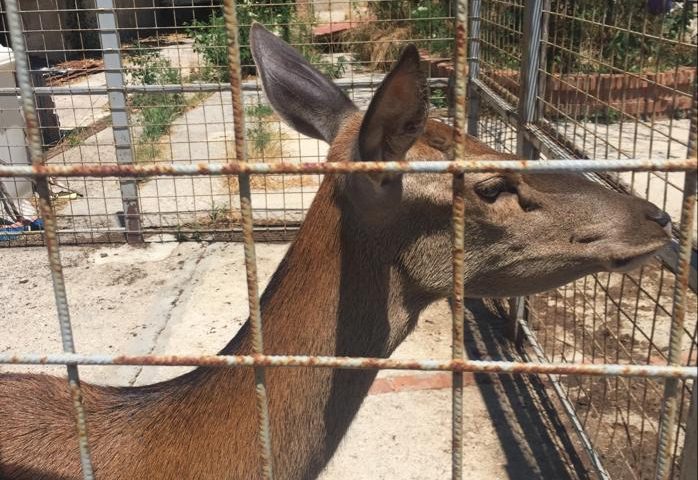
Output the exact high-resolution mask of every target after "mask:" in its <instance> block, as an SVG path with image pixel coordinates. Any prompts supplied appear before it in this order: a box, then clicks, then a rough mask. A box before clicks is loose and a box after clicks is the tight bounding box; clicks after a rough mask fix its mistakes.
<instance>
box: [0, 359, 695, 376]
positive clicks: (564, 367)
mask: <svg viewBox="0 0 698 480" xmlns="http://www.w3.org/2000/svg"><path fill="white" fill-rule="evenodd" d="M0 364H13V365H64V364H72V365H138V366H169V367H196V366H200V367H255V366H263V367H311V368H340V369H358V370H426V371H436V370H439V371H453V372H474V373H493V374H511V373H521V374H527V375H540V374H545V375H550V374H557V375H588V376H597V377H598V376H607V377H653V378H678V379H695V378H698V367H695V366H693V367H677V366H670V365H634V364H609V363H605V364H599V363H554V362H551V363H530V362H505V361H499V360H466V359H461V360H434V359H418V360H410V359H393V358H370V357H328V356H308V355H88V354H77V353H55V354H48V355H43V354H31V353H27V354H12V353H2V354H0Z"/></svg>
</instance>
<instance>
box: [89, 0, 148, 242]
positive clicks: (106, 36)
mask: <svg viewBox="0 0 698 480" xmlns="http://www.w3.org/2000/svg"><path fill="white" fill-rule="evenodd" d="M96 6H97V9H98V12H97V24H98V25H99V38H100V40H101V43H102V50H103V53H102V57H103V59H104V67H105V77H106V82H107V90H108V91H109V96H108V98H109V112H110V115H111V123H112V133H113V135H114V150H115V154H116V162H117V163H118V164H120V165H132V164H133V158H134V155H133V143H132V142H131V129H130V122H129V112H128V108H127V107H126V92H125V90H124V69H123V64H122V62H121V45H120V43H121V42H120V40H119V32H118V31H117V27H116V14H115V13H114V0H97V2H96ZM119 189H120V191H121V204H122V208H123V212H124V217H125V225H126V241H127V242H128V243H141V242H142V241H143V235H142V232H141V229H142V227H141V217H140V211H139V207H138V185H137V184H136V181H135V180H132V179H126V180H124V179H119Z"/></svg>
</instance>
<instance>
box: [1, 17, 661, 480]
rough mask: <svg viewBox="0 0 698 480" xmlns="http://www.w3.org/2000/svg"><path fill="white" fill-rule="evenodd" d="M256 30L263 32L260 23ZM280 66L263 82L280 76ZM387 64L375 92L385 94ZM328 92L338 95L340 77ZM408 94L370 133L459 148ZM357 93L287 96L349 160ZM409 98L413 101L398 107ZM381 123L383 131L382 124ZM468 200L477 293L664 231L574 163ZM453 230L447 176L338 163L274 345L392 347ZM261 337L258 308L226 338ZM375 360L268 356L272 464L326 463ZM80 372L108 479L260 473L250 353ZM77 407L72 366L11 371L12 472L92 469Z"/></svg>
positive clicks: (442, 262) (272, 318) (4, 405)
mask: <svg viewBox="0 0 698 480" xmlns="http://www.w3.org/2000/svg"><path fill="white" fill-rule="evenodd" d="M255 28H257V27H255ZM255 32H256V34H259V35H262V34H261V33H259V29H257V30H255ZM272 40H273V39H268V40H265V39H264V38H261V40H257V41H258V42H259V41H269V42H272V43H273V41H272ZM273 50H274V49H272V48H270V51H273ZM285 54H286V55H287V56H289V58H291V59H294V61H298V60H296V57H293V56H292V54H291V53H288V52H286V53H285ZM411 55H413V56H414V53H411ZM406 58H407V59H406V60H404V59H403V61H402V62H403V65H405V67H404V68H402V69H398V70H397V73H395V74H394V75H393V77H392V78H393V79H395V78H397V79H398V80H399V82H398V84H399V85H400V88H401V91H400V92H399V93H400V95H401V96H402V97H405V96H406V92H405V91H404V90H402V89H403V88H412V87H409V85H410V81H408V80H410V79H405V78H402V77H401V76H404V75H410V76H411V80H413V81H414V82H413V83H415V86H414V89H415V90H414V92H413V93H414V99H415V102H421V101H422V100H421V99H420V98H418V97H419V96H420V95H421V90H420V88H421V87H420V85H419V82H417V81H416V80H417V79H418V73H417V71H416V69H414V68H412V67H413V65H414V62H416V61H417V60H414V61H412V60H410V58H409V57H406ZM410 62H412V64H410ZM272 67H273V66H272ZM272 67H269V68H272ZM408 67H410V68H408ZM286 71H287V69H286V70H284V72H286ZM307 72H308V70H306V71H305V73H304V75H306V76H307V75H308V73H307ZM391 75H392V74H391ZM279 78H282V77H279ZM273 81H275V79H274V78H271V80H270V85H271V87H269V85H266V84H265V88H274V87H273ZM386 82H387V83H386V84H387V87H385V88H383V87H381V88H383V90H382V92H381V95H383V99H384V100H385V99H387V100H385V101H386V102H390V95H391V89H390V81H389V80H387V81H386ZM386 84H384V85H386ZM406 85H407V86H406ZM299 88H303V87H299ZM318 88H334V87H330V86H327V87H322V86H321V87H318ZM301 93H302V92H301ZM331 93H332V95H333V96H334V98H335V99H336V98H339V97H338V95H339V94H338V93H337V92H336V91H332V92H331ZM299 95H300V94H299ZM328 96H329V95H328ZM408 97H409V96H408ZM299 98H300V96H299ZM340 101H341V102H344V100H342V99H341V98H340ZM344 103H346V102H344ZM407 103H409V102H407ZM275 106H276V107H278V108H283V106H279V105H278V104H275ZM345 107H346V105H345ZM408 107H409V108H405V109H393V110H392V112H393V113H391V114H390V115H393V116H395V118H389V119H388V120H386V122H388V121H389V122H390V125H391V128H392V129H393V131H394V132H395V133H391V134H390V135H397V136H399V142H397V141H396V142H393V143H392V144H391V138H384V139H383V140H382V141H384V142H385V144H383V145H380V144H375V143H374V144H372V145H371V146H372V148H373V147H375V148H378V149H380V148H389V147H393V146H395V145H398V146H401V147H400V148H403V147H402V146H404V148H409V142H408V140H409V138H408V137H407V135H410V134H411V133H410V132H413V131H414V132H415V142H414V144H413V145H411V148H409V151H406V152H405V151H400V149H399V148H397V149H395V148H393V150H391V151H390V153H391V154H392V155H397V156H398V157H402V158H406V159H407V160H417V159H419V160H444V159H446V158H448V157H449V156H451V155H452V136H453V133H452V131H451V129H450V128H449V127H448V126H446V125H443V124H441V123H438V122H435V121H429V122H426V124H420V119H419V118H417V117H419V116H421V115H422V114H423V113H424V112H423V111H422V109H421V107H420V105H418V104H413V105H409V106H408ZM350 110H351V109H350V108H348V107H347V108H345V110H344V113H342V112H339V113H337V115H338V117H337V118H334V119H333V120H332V122H331V123H326V122H325V123H321V122H320V121H318V123H317V124H316V125H309V124H308V123H307V122H306V123H304V122H305V121H306V119H304V118H297V117H296V116H295V115H294V113H293V112H282V113H283V114H285V118H290V121H291V122H294V121H296V123H297V124H298V125H300V127H299V128H305V129H306V130H307V131H310V132H316V133H317V134H318V135H329V136H332V137H333V138H332V139H331V141H332V145H331V148H330V152H329V155H328V159H329V160H330V161H354V160H356V155H357V153H356V152H357V148H356V145H357V142H361V141H362V139H361V135H360V128H361V126H362V125H363V124H364V122H365V118H364V116H363V115H362V114H361V113H351V111H350ZM323 111H325V112H331V111H332V109H331V108H327V109H326V110H323ZM403 112H411V113H409V115H410V116H411V117H410V118H403V117H402V115H403ZM380 113H381V114H385V111H382V112H380ZM311 121H312V119H311ZM402 125H406V127H405V128H402ZM415 125H417V126H419V128H420V129H415ZM374 134H375V132H371V135H372V137H371V141H374V140H375V139H376V138H378V139H379V140H380V136H376V135H374ZM375 148H374V150H371V151H375ZM466 151H467V152H468V154H469V155H472V156H481V155H486V156H488V157H492V158H497V157H499V158H502V156H501V155H499V154H497V153H496V152H494V151H493V150H491V149H489V148H488V147H486V146H484V145H482V144H480V143H478V142H477V141H476V140H474V139H472V138H467V139H466ZM491 181H495V182H501V183H499V184H501V185H502V188H503V189H502V192H501V194H500V195H499V196H498V197H497V198H496V199H492V200H490V199H488V198H486V197H483V196H482V192H481V190H480V186H481V185H482V182H491ZM466 201H467V215H466V226H465V228H466V232H465V233H466V235H465V236H466V273H465V289H466V295H467V296H470V297H483V296H485V297H503V296H513V295H525V294H528V293H532V292H536V291H541V290H545V289H548V288H553V287H556V286H558V285H561V284H563V283H566V282H568V281H571V280H573V279H575V278H578V277H580V276H582V275H585V274H588V273H591V272H595V271H599V270H604V269H611V268H615V267H616V266H617V265H620V264H619V263H618V262H619V261H620V260H623V262H621V264H622V265H625V263H626V262H625V260H632V261H635V260H637V261H641V260H643V259H644V258H646V256H648V255H651V254H652V253H654V252H655V251H656V250H657V249H658V248H660V247H661V246H662V245H664V244H665V243H666V241H667V239H668V237H667V235H666V233H665V232H664V230H663V229H662V227H661V226H660V225H658V224H657V222H656V221H654V220H652V218H653V216H656V213H657V209H656V207H654V206H652V205H651V204H649V203H648V202H645V201H642V200H639V199H634V198H631V197H627V196H621V195H619V194H615V193H613V192H609V191H608V190H605V189H604V188H602V187H600V186H599V185H597V184H595V183H593V182H591V181H589V180H586V179H584V178H582V177H579V176H575V175H550V176H546V177H545V178H541V177H533V176H527V175H511V174H507V175H500V174H478V175H469V176H467V179H466ZM451 231H452V227H451V179H450V177H448V176H445V175H402V176H394V177H381V176H380V175H378V176H365V175H364V176H361V175H355V176H351V177H348V176H341V175H340V176H327V177H326V178H325V180H324V181H323V183H322V185H321V187H320V190H319V192H318V193H317V196H316V198H315V201H314V202H313V204H312V206H311V208H310V210H309V211H308V214H307V217H306V220H305V222H304V224H303V226H302V227H301V229H300V231H299V233H298V236H297V238H296V241H295V242H294V243H293V245H291V247H290V248H289V251H288V252H287V254H286V256H285V257H284V259H283V260H282V262H281V264H280V265H279V267H278V269H277V271H276V273H275V274H274V276H273V277H272V280H271V281H270V283H269V286H268V287H267V289H266V291H265V292H264V294H263V295H262V299H261V306H262V318H263V321H264V337H265V353H268V354H307V355H349V356H368V357H388V356H389V355H390V354H391V353H392V352H393V350H394V349H395V348H396V347H397V346H398V345H399V344H400V342H402V341H403V340H404V339H405V337H406V336H407V335H408V334H409V332H410V331H411V330H412V329H413V328H414V325H415V322H416V320H417V318H418V316H419V314H420V312H421V311H422V310H423V309H424V308H425V307H426V306H427V305H429V304H430V303H431V302H433V301H434V300H437V299H439V298H444V297H446V296H448V295H449V294H450V290H451V258H450V254H451ZM250 352H251V346H250V335H249V323H248V324H246V325H245V326H243V328H242V329H241V330H240V332H239V333H238V334H237V335H236V337H235V338H234V339H233V340H231V342H230V343H229V344H228V345H227V346H226V347H225V348H224V349H223V350H222V353H225V354H248V353H250ZM374 377H375V372H369V371H347V370H335V371H333V370H329V369H309V368H270V369H268V370H267V385H268V394H269V411H270V418H271V435H272V447H273V448H272V450H273V454H274V457H273V465H274V469H275V473H276V478H278V479H282V480H301V479H312V478H315V477H316V476H317V475H318V473H319V472H320V471H321V470H322V469H323V468H324V466H325V465H326V463H327V462H328V460H329V459H330V458H331V456H332V454H333V453H334V451H335V449H336V448H337V445H338V444H339V442H340V440H341V438H342V436H343V435H344V433H345V432H346V430H347V428H348V427H349V424H350V423H351V421H352V419H353V417H354V415H355V414H356V412H357V410H358V408H359V406H360V405H361V402H362V400H363V398H364V397H365V395H366V393H367V391H368V389H369V387H370V385H371V383H372V381H373V379H374ZM83 390H84V405H85V410H86V418H87V426H88V435H89V439H90V445H91V447H92V454H93V459H94V468H95V474H96V476H97V478H99V479H100V480H117V479H119V480H120V479H124V480H132V479H145V478H152V479H163V480H175V479H191V480H197V479H201V480H220V479H235V480H249V479H256V478H260V471H261V470H260V469H261V465H260V456H259V447H258V441H257V436H256V435H257V413H256V408H255V397H254V380H253V374H252V371H251V370H250V369H249V368H228V369H223V368H221V369H213V368H199V369H196V370H194V371H193V372H190V373H188V374H185V375H183V376H181V377H178V378H175V379H173V380H169V381H166V382H162V383H158V384H154V385H149V386H145V387H135V388H111V387H100V386H95V385H88V384H84V385H83ZM73 416H74V413H73V406H72V403H71V399H70V394H69V390H68V387H67V385H66V382H65V380H61V379H57V378H54V377H49V376H45V375H18V374H11V375H2V376H0V425H1V426H2V427H1V428H2V430H3V435H2V437H1V438H0V478H3V479H7V480H29V479H31V480H49V479H50V480H58V479H60V480H77V479H78V478H80V464H79V457H78V448H77V445H78V443H77V434H76V430H75V425H74V423H73Z"/></svg>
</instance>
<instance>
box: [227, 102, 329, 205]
mask: <svg viewBox="0 0 698 480" xmlns="http://www.w3.org/2000/svg"><path fill="white" fill-rule="evenodd" d="M245 113H246V114H247V120H248V121H247V130H246V133H247V135H246V141H247V160H248V161H250V162H265V163H279V162H281V161H283V160H284V159H285V158H286V157H287V152H285V151H284V141H285V140H287V139H286V137H285V135H284V134H283V132H282V131H281V128H280V125H279V119H278V118H277V116H276V114H275V113H274V111H273V110H272V109H271V108H270V107H269V106H267V105H255V106H251V107H248V108H247V109H246V111H245ZM228 151H229V152H231V154H230V155H229V158H231V159H234V158H235V153H234V152H235V145H234V143H233V142H230V143H229V145H228ZM225 181H226V182H227V185H228V188H229V189H230V191H231V192H233V193H238V192H239V191H240V184H239V181H238V177H237V176H230V177H226V178H225ZM314 185H317V180H316V178H315V177H310V176H307V175H252V176H250V187H251V188H252V189H253V190H281V189H284V190H286V189H289V188H292V187H310V186H314Z"/></svg>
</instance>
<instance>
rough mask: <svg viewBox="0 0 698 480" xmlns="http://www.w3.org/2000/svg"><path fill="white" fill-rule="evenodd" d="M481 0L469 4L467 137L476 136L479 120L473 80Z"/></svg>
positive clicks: (477, 60)
mask: <svg viewBox="0 0 698 480" xmlns="http://www.w3.org/2000/svg"><path fill="white" fill-rule="evenodd" d="M481 10H482V1H481V0H471V2H470V12H469V14H470V32H469V33H470V36H469V39H468V41H469V45H468V56H469V58H468V135H472V136H473V137H477V136H478V125H477V124H478V121H479V120H480V92H479V91H478V89H477V87H476V86H475V83H474V82H475V80H476V79H477V77H478V75H479V74H480V12H481ZM459 160H460V159H459Z"/></svg>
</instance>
